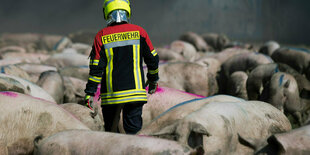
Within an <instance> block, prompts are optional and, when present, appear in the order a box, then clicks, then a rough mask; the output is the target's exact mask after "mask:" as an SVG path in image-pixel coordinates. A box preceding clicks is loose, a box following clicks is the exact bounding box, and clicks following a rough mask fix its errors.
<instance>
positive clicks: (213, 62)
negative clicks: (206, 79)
mask: <svg viewBox="0 0 310 155" xmlns="http://www.w3.org/2000/svg"><path fill="white" fill-rule="evenodd" d="M195 63H197V64H199V65H202V66H205V67H206V68H207V69H208V72H210V73H212V74H213V75H217V74H219V72H220V71H221V63H220V62H219V61H218V60H217V59H215V58H210V57H202V58H199V59H197V60H196V61H195Z"/></svg>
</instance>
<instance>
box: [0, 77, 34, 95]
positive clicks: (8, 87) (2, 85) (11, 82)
mask: <svg viewBox="0 0 310 155" xmlns="http://www.w3.org/2000/svg"><path fill="white" fill-rule="evenodd" d="M1 91H14V92H19V93H23V94H29V93H30V92H29V90H28V89H27V88H25V86H24V85H22V84H21V83H20V82H19V81H17V80H15V79H13V78H9V77H0V92H1Z"/></svg>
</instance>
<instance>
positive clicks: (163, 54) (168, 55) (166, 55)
mask: <svg viewBox="0 0 310 155" xmlns="http://www.w3.org/2000/svg"><path fill="white" fill-rule="evenodd" d="M156 52H157V53H158V56H159V59H160V60H161V61H184V60H185V58H184V57H183V56H182V55H181V54H179V53H177V52H175V51H173V50H171V49H169V48H156Z"/></svg>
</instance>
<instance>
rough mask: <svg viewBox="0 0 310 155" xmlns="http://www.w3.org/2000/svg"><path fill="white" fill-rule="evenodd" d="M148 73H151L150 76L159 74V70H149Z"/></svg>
mask: <svg viewBox="0 0 310 155" xmlns="http://www.w3.org/2000/svg"><path fill="white" fill-rule="evenodd" d="M148 73H150V74H157V73H158V68H157V69H156V70H148Z"/></svg>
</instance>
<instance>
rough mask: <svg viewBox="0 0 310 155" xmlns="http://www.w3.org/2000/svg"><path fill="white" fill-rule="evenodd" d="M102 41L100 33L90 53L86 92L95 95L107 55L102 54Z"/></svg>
mask: <svg viewBox="0 0 310 155" xmlns="http://www.w3.org/2000/svg"><path fill="white" fill-rule="evenodd" d="M102 48H103V47H102V42H101V37H100V35H99V33H98V34H97V36H96V37H95V40H94V44H93V47H92V51H91V53H90V55H89V57H90V61H89V78H88V81H87V84H86V89H85V90H84V92H85V93H86V94H87V95H91V96H94V94H95V93H96V91H97V86H98V84H100V83H101V78H102V73H103V71H104V68H105V61H106V60H105V57H104V56H102V52H101V51H102Z"/></svg>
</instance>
